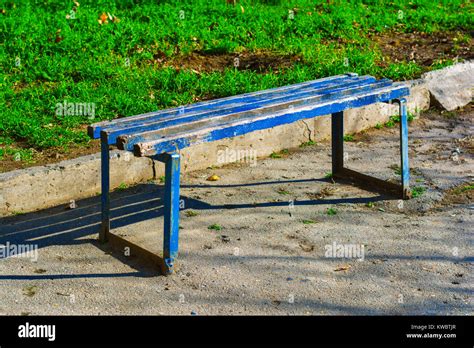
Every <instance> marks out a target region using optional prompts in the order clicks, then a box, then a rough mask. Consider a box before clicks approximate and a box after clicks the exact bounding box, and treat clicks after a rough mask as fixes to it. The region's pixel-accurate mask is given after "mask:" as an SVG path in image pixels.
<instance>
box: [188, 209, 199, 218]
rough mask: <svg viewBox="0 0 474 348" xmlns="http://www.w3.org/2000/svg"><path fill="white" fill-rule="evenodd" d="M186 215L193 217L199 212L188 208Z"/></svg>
mask: <svg viewBox="0 0 474 348" xmlns="http://www.w3.org/2000/svg"><path fill="white" fill-rule="evenodd" d="M185 215H186V216H187V217H193V216H198V215H199V214H198V213H197V212H196V211H194V210H186V212H185Z"/></svg>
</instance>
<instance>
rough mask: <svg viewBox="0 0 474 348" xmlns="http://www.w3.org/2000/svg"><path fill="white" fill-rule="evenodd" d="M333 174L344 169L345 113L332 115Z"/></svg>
mask: <svg viewBox="0 0 474 348" xmlns="http://www.w3.org/2000/svg"><path fill="white" fill-rule="evenodd" d="M331 133H332V134H331V139H332V174H333V175H334V174H337V173H339V172H341V170H342V168H343V167H344V113H343V112H342V111H341V112H336V113H334V114H332V115H331Z"/></svg>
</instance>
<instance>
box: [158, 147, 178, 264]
mask: <svg viewBox="0 0 474 348" xmlns="http://www.w3.org/2000/svg"><path fill="white" fill-rule="evenodd" d="M162 159H163V160H164V162H165V200H164V236H163V259H164V263H165V272H166V273H172V272H173V268H174V262H175V259H176V258H177V257H178V239H179V174H180V158H179V154H177V153H173V154H165V155H163V156H162Z"/></svg>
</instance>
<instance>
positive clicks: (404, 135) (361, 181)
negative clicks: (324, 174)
mask: <svg viewBox="0 0 474 348" xmlns="http://www.w3.org/2000/svg"><path fill="white" fill-rule="evenodd" d="M395 102H397V103H399V104H400V161H401V163H400V168H401V172H402V174H401V185H400V184H394V183H391V182H388V181H385V180H381V179H378V178H374V177H372V176H369V175H365V174H362V173H359V172H356V171H354V170H352V169H349V168H345V167H344V115H343V112H337V113H334V114H332V116H331V135H332V175H333V177H334V178H340V179H351V180H352V181H353V182H354V183H355V184H358V185H359V186H362V187H364V188H366V189H369V190H373V191H384V192H386V193H390V194H393V195H396V196H397V197H400V198H403V199H408V198H409V197H410V191H409V181H410V174H409V173H410V170H409V166H408V120H407V107H406V100H405V99H404V98H402V99H399V100H395Z"/></svg>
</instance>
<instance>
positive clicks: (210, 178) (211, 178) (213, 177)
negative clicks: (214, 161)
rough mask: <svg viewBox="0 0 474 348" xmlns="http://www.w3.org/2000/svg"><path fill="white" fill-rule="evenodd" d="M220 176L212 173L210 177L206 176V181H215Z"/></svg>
mask: <svg viewBox="0 0 474 348" xmlns="http://www.w3.org/2000/svg"><path fill="white" fill-rule="evenodd" d="M219 179H220V178H219V177H218V176H217V175H216V174H214V175H211V176H210V177H208V178H207V181H217V180H219Z"/></svg>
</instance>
